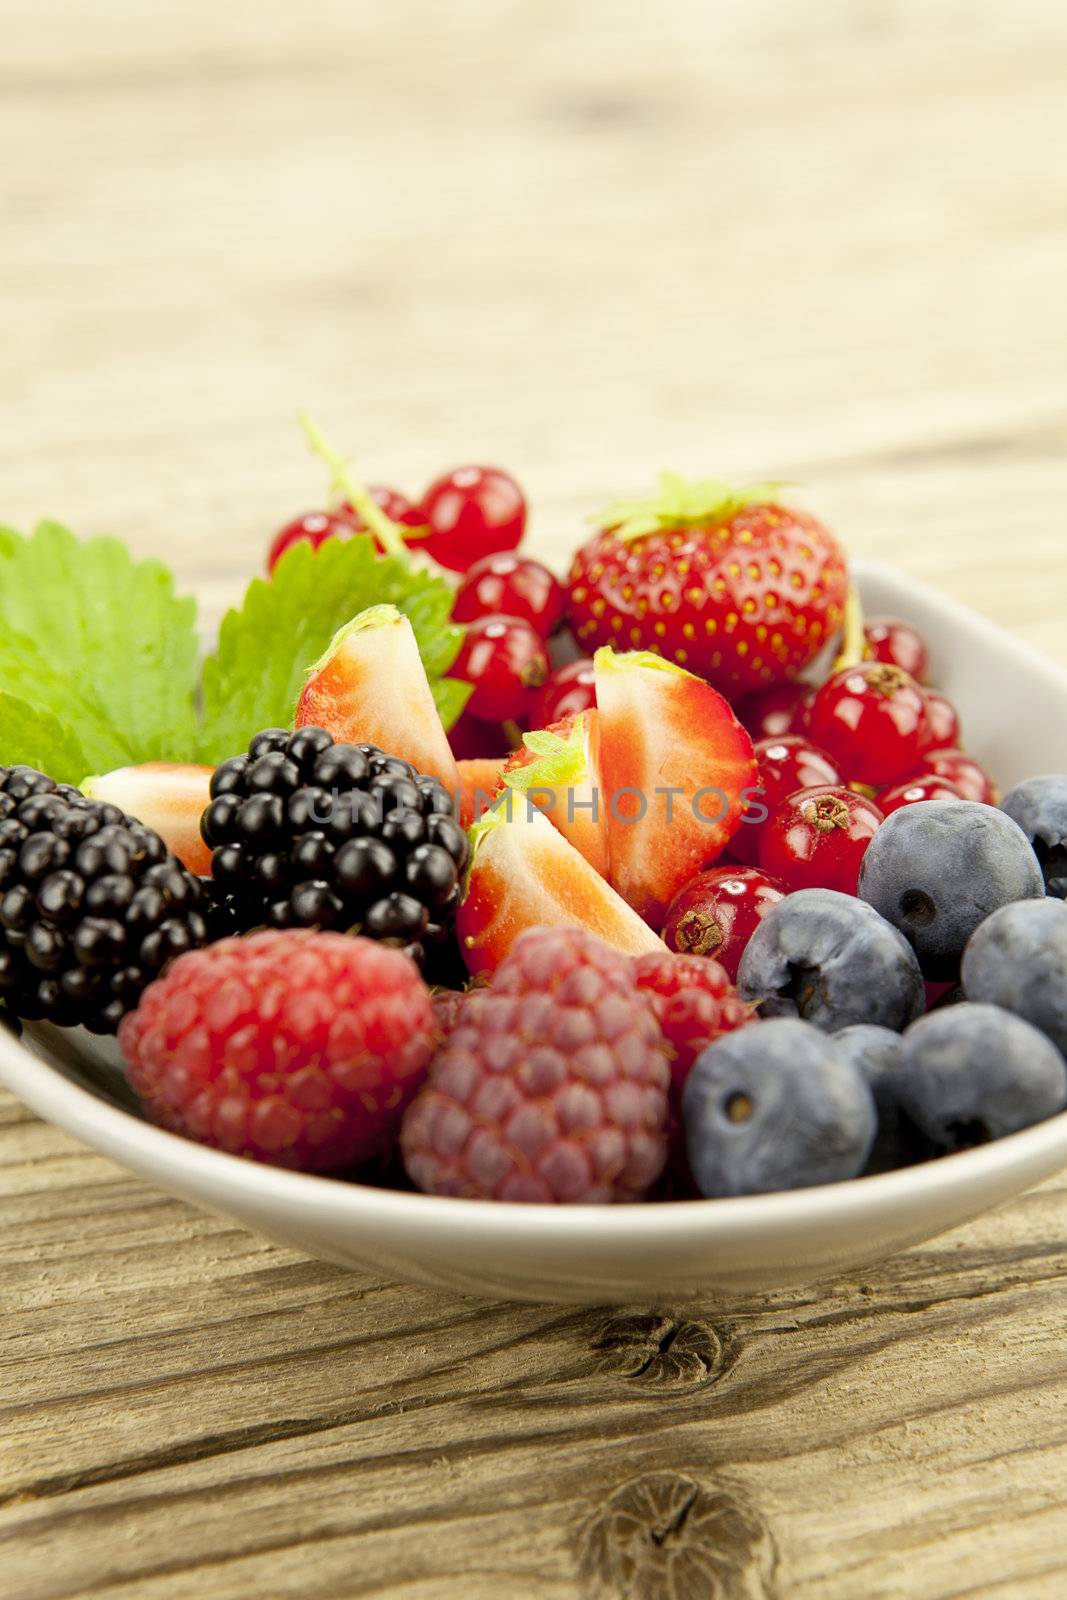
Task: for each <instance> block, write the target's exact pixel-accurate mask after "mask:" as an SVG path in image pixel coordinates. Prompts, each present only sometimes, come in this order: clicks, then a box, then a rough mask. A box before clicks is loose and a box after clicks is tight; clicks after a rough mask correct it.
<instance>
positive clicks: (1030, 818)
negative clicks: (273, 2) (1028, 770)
mask: <svg viewBox="0 0 1067 1600" xmlns="http://www.w3.org/2000/svg"><path fill="white" fill-rule="evenodd" d="M1000 809H1001V810H1002V811H1004V812H1006V813H1007V815H1008V816H1009V817H1011V819H1012V821H1013V822H1017V823H1018V824H1019V826H1020V828H1021V829H1022V830H1023V832H1024V833H1025V835H1026V837H1027V838H1028V839H1029V841H1030V843H1031V845H1032V846H1033V849H1034V854H1035V855H1036V856H1037V859H1038V861H1040V863H1041V870H1042V872H1043V873H1044V875H1045V892H1046V894H1051V895H1055V897H1056V899H1057V900H1067V777H1065V776H1064V775H1063V774H1049V775H1048V776H1046V777H1042V778H1027V780H1026V782H1025V783H1020V784H1017V785H1016V786H1015V788H1014V789H1011V790H1009V792H1008V793H1007V794H1006V795H1005V796H1004V798H1003V800H1002V801H1001V802H1000Z"/></svg>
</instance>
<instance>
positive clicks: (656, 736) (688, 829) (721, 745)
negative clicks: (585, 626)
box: [593, 649, 757, 928]
mask: <svg viewBox="0 0 1067 1600" xmlns="http://www.w3.org/2000/svg"><path fill="white" fill-rule="evenodd" d="M593 659H594V663H595V670H596V698H597V712H596V716H597V730H598V740H597V744H598V772H599V781H600V787H601V796H600V798H601V806H602V816H603V822H604V828H605V830H606V832H607V839H608V851H609V856H610V874H609V876H610V880H611V883H612V884H613V886H614V887H615V888H616V889H617V890H618V891H619V893H620V894H621V895H622V896H623V898H624V899H625V900H626V901H627V902H628V904H629V905H631V906H633V908H634V910H635V911H637V912H638V913H639V915H641V916H642V917H644V918H645V920H646V921H647V922H649V923H651V924H652V926H653V927H656V928H660V927H662V925H663V921H664V919H665V917H666V914H667V907H668V906H669V905H670V902H671V901H672V900H673V898H674V896H675V895H676V894H677V892H678V890H679V889H681V888H682V887H683V885H684V884H687V883H688V882H689V881H690V879H691V878H693V877H694V876H695V875H696V873H698V872H700V871H702V870H703V868H705V867H707V866H709V865H710V864H711V863H712V862H713V861H715V860H716V859H717V858H718V856H719V855H721V853H722V851H723V850H724V849H725V848H726V845H727V844H728V843H729V841H730V839H731V838H732V836H733V834H734V833H735V832H736V831H737V827H738V824H739V823H740V820H741V815H742V813H743V811H744V809H745V802H746V799H749V798H751V796H750V794H749V791H750V790H751V789H752V788H753V787H754V786H755V784H756V778H757V767H756V759H755V756H754V754H753V749H752V740H751V739H750V738H749V736H748V734H747V733H746V732H745V730H744V728H743V727H742V726H741V724H740V723H739V722H738V720H737V718H736V717H735V716H734V714H733V712H732V710H731V709H730V706H729V705H728V703H727V702H726V701H725V700H724V699H723V697H722V695H721V694H719V693H718V691H717V690H715V689H713V688H712V687H711V685H710V684H708V683H705V682H704V680H703V679H702V678H697V677H694V676H693V674H692V673H691V672H686V671H684V670H683V669H682V668H681V667H676V666H675V665H674V664H673V663H672V662H670V661H665V660H664V659H663V657H662V656H657V655H652V654H650V653H649V652H648V651H635V652H633V653H632V654H628V655H616V654H615V652H614V650H608V649H601V650H598V651H597V653H596V655H595V657H594V658H593Z"/></svg>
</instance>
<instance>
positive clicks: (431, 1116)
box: [400, 928, 670, 1204]
mask: <svg viewBox="0 0 1067 1600" xmlns="http://www.w3.org/2000/svg"><path fill="white" fill-rule="evenodd" d="M669 1081H670V1072H669V1068H668V1065H667V1046H666V1043H665V1041H664V1039H663V1035H662V1034H661V1033H660V1030H659V1026H658V1024H657V1022H656V1019H655V1016H654V1014H653V1011H652V1008H651V1006H650V1005H649V1004H648V1003H647V1001H645V1000H644V999H643V998H642V997H641V996H640V995H638V994H635V992H634V983H633V968H632V965H631V963H630V961H629V960H628V959H627V958H626V957H624V956H620V955H618V954H617V953H616V952H615V951H613V950H610V949H609V948H608V947H607V946H606V945H604V944H602V943H601V942H600V940H599V939H595V938H594V937H593V936H592V935H591V934H589V933H586V932H585V931H584V930H583V929H580V928H531V929H529V930H528V931H527V932H526V933H524V934H522V935H521V936H520V937H519V938H518V939H517V940H516V941H515V944H514V945H513V946H512V950H511V953H510V955H509V956H508V957H507V958H506V960H504V961H503V962H502V963H501V964H500V966H499V967H498V969H497V972H496V975H495V977H494V979H493V982H492V985H491V986H490V987H489V988H488V989H482V990H475V991H473V992H472V993H471V994H469V995H468V996H467V998H466V1000H465V1001H464V1004H463V1008H462V1012H461V1014H460V1017H459V1020H458V1022H457V1023H456V1025H455V1027H454V1028H453V1030H452V1033H451V1035H450V1037H449V1039H448V1042H447V1043H446V1044H445V1046H444V1048H443V1049H442V1050H441V1052H440V1053H439V1055H438V1056H437V1059H436V1060H435V1061H434V1064H433V1067H432V1068H431V1071H430V1078H429V1081H428V1083H427V1084H426V1087H425V1088H424V1089H423V1090H422V1091H421V1093H420V1094H419V1095H418V1096H417V1097H416V1098H415V1100H414V1101H413V1102H412V1104H411V1105H410V1107H409V1108H408V1110H407V1113H406V1114H405V1117H404V1121H403V1125H402V1128H401V1133H400V1144H401V1149H402V1151H403V1154H404V1164H405V1166H406V1167H407V1170H408V1174H409V1176H410V1177H411V1179H412V1180H413V1182H414V1183H415V1185H416V1186H417V1187H418V1188H420V1189H423V1190H425V1191H426V1192H427V1193H429V1194H441V1195H463V1196H467V1197H469V1198H472V1199H487V1200H522V1201H541V1202H547V1203H561V1202H572V1203H574V1202H578V1203H586V1204H589V1203H596V1202H599V1203H604V1202H610V1201H624V1200H639V1199H640V1198H641V1197H642V1196H643V1195H644V1194H645V1192H646V1191H647V1190H648V1189H649V1187H650V1186H651V1185H652V1183H654V1181H655V1179H656V1178H657V1177H658V1176H659V1173H660V1171H661V1169H662V1167H663V1162H664V1158H665V1154H666V1136H665V1130H666V1117H667V1088H668V1084H669Z"/></svg>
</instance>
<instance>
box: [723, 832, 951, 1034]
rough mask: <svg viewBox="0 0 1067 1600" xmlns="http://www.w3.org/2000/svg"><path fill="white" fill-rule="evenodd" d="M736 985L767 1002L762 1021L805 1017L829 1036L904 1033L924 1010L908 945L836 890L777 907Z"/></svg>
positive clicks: (806, 893) (808, 893)
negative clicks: (863, 1027) (863, 1030)
mask: <svg viewBox="0 0 1067 1600" xmlns="http://www.w3.org/2000/svg"><path fill="white" fill-rule="evenodd" d="M912 809H913V810H918V809H919V807H917V806H916V807H913V808H912ZM737 983H738V988H739V990H740V991H741V994H742V996H743V998H744V999H746V1000H758V1001H759V1002H760V1015H761V1016H763V1017H794V1018H795V1017H800V1018H803V1020H804V1021H805V1022H811V1023H814V1025H815V1026H816V1027H817V1028H823V1029H825V1030H826V1031H827V1032H828V1033H833V1032H835V1031H836V1030H837V1029H839V1028H847V1027H848V1026H849V1025H850V1024H851V1023H854V1022H870V1023H876V1024H878V1025H880V1026H882V1027H886V1028H894V1029H896V1030H897V1031H898V1032H899V1031H900V1029H902V1028H906V1027H907V1025H908V1023H909V1022H911V1021H913V1020H914V1018H915V1017H919V1016H921V1015H922V1011H923V1003H924V992H923V982H922V975H921V974H920V972H919V967H918V963H917V962H916V960H915V957H914V955H913V954H912V952H911V949H910V947H909V945H908V942H907V940H906V939H904V938H902V937H901V935H900V934H899V933H898V932H897V930H896V929H895V928H892V927H890V925H889V923H888V922H885V921H884V920H883V919H882V918H881V917H880V916H879V915H878V914H877V912H876V911H872V910H871V907H870V906H868V905H865V904H864V902H863V901H862V900H854V899H853V898H852V896H851V895H848V894H839V893H838V892H837V890H835V889H801V890H799V891H798V892H797V893H796V894H791V895H789V896H788V897H787V898H786V899H785V900H780V901H779V902H778V904H777V905H776V906H772V907H771V909H770V911H769V912H768V913H767V915H766V916H765V917H764V919H763V921H762V922H761V923H760V925H759V927H758V928H757V929H756V931H755V933H754V934H753V935H752V938H751V939H750V940H749V942H748V947H747V948H746V950H745V953H744V955H743V956H742V957H741V965H740V968H739V969H738V975H737Z"/></svg>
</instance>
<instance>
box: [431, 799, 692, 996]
mask: <svg viewBox="0 0 1067 1600" xmlns="http://www.w3.org/2000/svg"><path fill="white" fill-rule="evenodd" d="M471 843H472V846H473V854H472V858H471V865H470V868H469V870H468V874H467V885H466V892H465V895H464V898H463V902H462V904H461V905H460V907H459V910H458V912H457V913H456V932H457V934H458V936H459V942H460V949H461V950H462V951H463V959H464V960H465V961H466V963H467V966H468V968H469V969H470V971H471V972H472V973H480V972H492V971H495V969H496V967H497V966H498V965H499V963H500V962H501V961H502V960H503V959H504V957H505V956H506V955H507V953H508V951H509V950H510V949H511V946H512V944H513V943H514V942H515V940H516V939H517V938H518V936H519V934H520V933H523V932H524V931H525V930H526V929H527V928H539V927H568V928H587V929H588V930H589V932H590V933H595V934H596V935H597V937H598V938H600V939H603V940H604V943H605V944H610V945H611V946H613V948H614V949H616V950H621V951H622V952H623V953H624V954H626V955H632V956H636V955H642V954H643V953H644V952H645V951H647V950H662V948H663V945H662V942H661V941H660V939H659V938H658V937H657V936H656V934H654V933H653V932H652V930H651V929H650V928H649V927H648V925H647V923H645V922H642V920H641V918H640V917H638V916H637V915H636V914H635V913H634V912H633V911H631V909H630V907H629V906H628V905H627V904H626V901H625V900H623V899H622V898H621V897H620V896H619V895H617V894H616V893H615V891H614V889H612V888H611V886H610V884H608V883H607V882H606V880H605V879H604V878H602V877H601V876H600V874H599V872H596V871H595V870H594V869H593V868H592V867H591V866H590V865H589V863H588V861H586V859H585V857H584V856H582V855H580V854H579V852H578V851H577V850H576V849H575V848H574V846H573V845H572V844H568V842H567V840H566V839H565V838H564V837H563V835H562V834H561V833H560V832H559V831H558V829H556V828H554V827H553V826H552V824H551V823H550V822H549V820H548V818H547V817H546V816H545V815H544V814H543V813H542V812H540V811H537V810H535V809H534V808H533V807H532V806H528V805H527V803H526V801H525V799H524V798H522V797H521V796H519V795H516V794H512V795H508V796H505V797H504V798H503V799H502V800H499V801H498V802H497V804H496V806H494V808H493V810H492V811H487V812H486V814H485V816H484V817H483V818H482V820H481V822H479V823H478V824H477V825H476V826H475V827H474V828H472V830H471Z"/></svg>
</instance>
